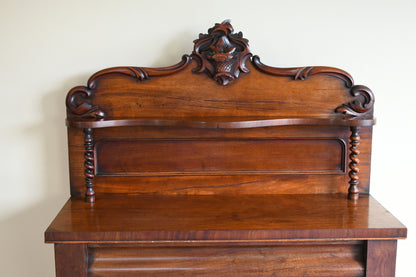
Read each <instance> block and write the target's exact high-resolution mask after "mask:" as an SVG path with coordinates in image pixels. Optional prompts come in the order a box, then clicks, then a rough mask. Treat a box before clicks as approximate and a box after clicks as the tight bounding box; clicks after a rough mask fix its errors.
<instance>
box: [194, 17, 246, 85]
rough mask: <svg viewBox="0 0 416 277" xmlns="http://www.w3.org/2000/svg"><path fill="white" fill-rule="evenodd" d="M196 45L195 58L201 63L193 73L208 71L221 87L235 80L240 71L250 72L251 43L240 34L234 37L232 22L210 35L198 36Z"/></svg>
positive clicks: (214, 30)
mask: <svg viewBox="0 0 416 277" xmlns="http://www.w3.org/2000/svg"><path fill="white" fill-rule="evenodd" d="M194 43H195V46H194V51H193V52H192V56H193V57H195V58H196V61H197V62H198V67H197V68H196V69H195V71H194V72H196V73H201V72H206V73H207V74H208V75H210V76H211V77H212V78H213V79H214V80H215V81H217V82H218V83H219V84H220V85H227V84H228V83H230V82H231V81H233V80H235V79H236V78H238V77H239V75H240V72H244V73H247V72H249V70H248V68H247V67H246V65H245V63H246V61H247V59H248V58H249V57H250V56H251V53H250V50H249V49H248V40H247V39H245V38H243V34H242V33H241V32H239V33H237V34H234V29H233V26H231V23H230V20H225V21H223V22H222V23H221V24H219V23H217V24H215V26H214V27H212V28H210V29H209V30H208V34H199V38H198V39H197V40H195V41H194Z"/></svg>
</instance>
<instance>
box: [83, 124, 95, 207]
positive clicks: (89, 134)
mask: <svg viewBox="0 0 416 277" xmlns="http://www.w3.org/2000/svg"><path fill="white" fill-rule="evenodd" d="M83 131H84V134H85V136H84V147H85V153H84V159H85V161H84V167H85V170H84V175H85V188H86V189H85V201H87V202H90V203H91V202H94V201H95V191H94V189H93V186H94V184H93V183H92V179H94V176H95V165H94V138H93V129H91V128H85V129H83Z"/></svg>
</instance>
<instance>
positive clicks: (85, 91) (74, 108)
mask: <svg viewBox="0 0 416 277" xmlns="http://www.w3.org/2000/svg"><path fill="white" fill-rule="evenodd" d="M92 97H93V93H92V91H91V90H90V89H89V88H87V87H84V86H78V87H74V88H73V89H71V90H70V91H69V93H68V95H67V96H66V107H67V108H68V116H70V117H84V118H96V119H100V118H103V117H104V116H105V113H104V111H103V110H101V109H100V107H99V106H96V105H93V104H92V103H91V100H92Z"/></svg>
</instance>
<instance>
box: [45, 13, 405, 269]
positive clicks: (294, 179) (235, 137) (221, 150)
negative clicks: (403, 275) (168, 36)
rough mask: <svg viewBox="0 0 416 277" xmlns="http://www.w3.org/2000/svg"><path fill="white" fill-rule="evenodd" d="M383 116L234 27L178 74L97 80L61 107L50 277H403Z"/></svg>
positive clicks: (137, 71)
mask: <svg viewBox="0 0 416 277" xmlns="http://www.w3.org/2000/svg"><path fill="white" fill-rule="evenodd" d="M373 106H374V95H373V93H372V92H371V90H370V89H369V88H367V87H365V86H362V85H355V84H354V81H353V78H352V77H351V76H350V75H349V74H348V73H347V72H345V71H343V70H341V69H337V68H333V67H322V66H307V67H293V68H279V67H272V66H268V65H265V64H263V63H262V62H260V58H259V57H258V56H252V53H251V51H250V50H249V46H248V40H247V39H246V38H244V37H243V35H242V33H241V32H237V33H235V32H234V29H233V27H232V26H231V24H230V22H229V21H224V22H222V23H220V24H215V26H214V27H213V28H210V29H209V30H208V32H207V33H206V34H200V35H199V38H198V39H196V40H195V41H194V49H193V52H192V53H191V54H190V55H184V56H182V60H181V61H180V62H179V63H177V64H175V65H172V66H168V67H161V68H149V67H135V66H128V67H113V68H108V69H104V70H101V71H99V72H97V73H95V74H94V75H92V76H91V78H90V79H89V80H88V82H87V84H86V85H85V86H77V87H75V88H73V89H72V90H70V91H69V93H68V95H67V98H66V107H67V119H66V124H67V127H68V149H69V172H70V188H71V198H70V199H69V200H68V202H67V203H66V204H65V206H64V207H63V209H62V210H61V211H60V212H59V214H58V215H57V217H56V218H55V219H54V221H53V222H52V223H51V225H50V226H49V228H48V229H47V230H46V232H45V241H46V242H48V243H54V244H55V260H56V275H57V276H58V277H62V276H85V277H87V276H90V277H91V276H108V277H110V276H293V277H294V276H296V277H297V276H331V277H332V276H378V277H380V276H381V277H384V276H394V269H395V255H396V244H397V239H403V238H405V237H406V235H407V229H406V228H405V227H404V226H403V225H402V224H401V223H400V222H399V221H398V220H397V219H395V218H394V217H393V216H392V215H391V214H390V213H389V212H388V211H386V210H385V209H384V208H383V207H382V206H381V205H380V204H379V203H378V202H377V201H376V200H375V199H374V198H373V197H371V196H370V195H369V190H370V167H371V143H372V126H373V125H374V124H375V119H374V117H373Z"/></svg>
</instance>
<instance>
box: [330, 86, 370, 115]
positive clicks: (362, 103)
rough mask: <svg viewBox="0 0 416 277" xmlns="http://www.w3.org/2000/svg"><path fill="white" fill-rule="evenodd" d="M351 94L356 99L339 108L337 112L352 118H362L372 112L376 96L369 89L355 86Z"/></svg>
mask: <svg viewBox="0 0 416 277" xmlns="http://www.w3.org/2000/svg"><path fill="white" fill-rule="evenodd" d="M350 93H351V95H352V96H354V97H355V99H354V100H353V101H351V102H348V103H346V104H342V105H341V106H339V107H337V108H336V109H335V112H337V113H343V114H346V115H351V116H362V115H365V114H367V113H369V112H370V111H372V109H373V105H374V94H373V93H372V91H371V90H370V89H369V88H368V87H366V86H361V85H357V86H353V87H352V88H351V91H350Z"/></svg>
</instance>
